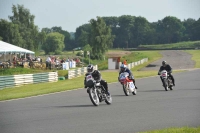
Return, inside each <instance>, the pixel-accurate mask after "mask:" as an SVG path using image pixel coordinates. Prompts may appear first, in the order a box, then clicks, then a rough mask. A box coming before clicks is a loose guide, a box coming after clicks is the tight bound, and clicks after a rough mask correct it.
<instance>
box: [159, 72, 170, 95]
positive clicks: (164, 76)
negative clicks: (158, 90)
mask: <svg viewBox="0 0 200 133" xmlns="http://www.w3.org/2000/svg"><path fill="white" fill-rule="evenodd" d="M159 74H160V77H161V78H162V80H163V87H164V88H165V91H168V90H169V89H170V90H173V83H172V79H171V77H170V76H169V74H168V73H167V71H166V70H163V71H161V72H160V73H159Z"/></svg>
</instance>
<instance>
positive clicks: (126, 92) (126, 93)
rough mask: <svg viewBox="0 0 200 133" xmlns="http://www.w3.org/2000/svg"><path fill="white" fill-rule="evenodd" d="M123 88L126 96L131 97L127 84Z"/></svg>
mask: <svg viewBox="0 0 200 133" xmlns="http://www.w3.org/2000/svg"><path fill="white" fill-rule="evenodd" d="M122 86H123V91H124V94H125V95H126V96H129V90H127V89H126V87H127V86H126V85H125V84H123V85H122Z"/></svg>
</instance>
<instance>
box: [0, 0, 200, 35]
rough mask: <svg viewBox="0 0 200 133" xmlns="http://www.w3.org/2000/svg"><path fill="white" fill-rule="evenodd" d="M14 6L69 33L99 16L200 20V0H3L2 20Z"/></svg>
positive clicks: (38, 21) (43, 23) (45, 24)
mask: <svg viewBox="0 0 200 133" xmlns="http://www.w3.org/2000/svg"><path fill="white" fill-rule="evenodd" d="M13 4H14V5H17V4H20V5H24V7H25V8H28V9H29V10H30V12H31V14H33V15H35V25H37V26H38V27H39V28H40V29H42V28H45V27H48V28H51V27H53V26H61V27H62V29H63V30H67V31H68V32H75V31H76V28H77V27H79V26H81V25H83V24H86V23H88V21H89V20H90V19H93V18H96V16H100V17H105V16H117V17H119V16H121V15H132V16H142V17H145V18H146V19H147V20H148V21H149V22H156V21H158V20H162V19H163V18H164V17H166V16H175V17H177V18H179V19H181V20H184V19H188V18H193V19H195V20H197V19H199V18H200V0H0V19H7V20H8V16H9V15H12V9H11V8H12V5H13Z"/></svg>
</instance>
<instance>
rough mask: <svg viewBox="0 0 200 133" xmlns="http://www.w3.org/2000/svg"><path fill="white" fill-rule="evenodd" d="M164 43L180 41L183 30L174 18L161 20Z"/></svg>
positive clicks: (178, 21) (181, 25)
mask: <svg viewBox="0 0 200 133" xmlns="http://www.w3.org/2000/svg"><path fill="white" fill-rule="evenodd" d="M162 28H163V30H164V36H165V38H163V39H165V43H175V42H178V41H181V38H182V33H183V31H184V30H185V28H184V26H183V24H182V23H181V21H180V20H179V19H178V18H176V17H171V16H167V17H165V18H164V19H163V20H162Z"/></svg>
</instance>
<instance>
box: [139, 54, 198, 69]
mask: <svg viewBox="0 0 200 133" xmlns="http://www.w3.org/2000/svg"><path fill="white" fill-rule="evenodd" d="M160 53H161V54H162V56H163V57H162V58H161V59H159V60H157V61H154V62H152V63H150V64H149V65H148V66H147V67H145V68H142V69H141V71H146V70H159V68H160V66H161V65H162V61H163V60H165V61H167V63H168V64H170V66H171V67H172V68H173V70H178V69H192V68H194V65H195V62H194V61H193V60H191V58H192V55H190V54H188V53H186V52H184V51H182V50H166V51H161V52H160Z"/></svg>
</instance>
